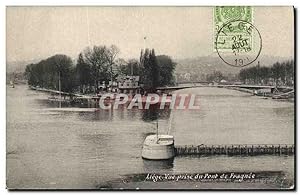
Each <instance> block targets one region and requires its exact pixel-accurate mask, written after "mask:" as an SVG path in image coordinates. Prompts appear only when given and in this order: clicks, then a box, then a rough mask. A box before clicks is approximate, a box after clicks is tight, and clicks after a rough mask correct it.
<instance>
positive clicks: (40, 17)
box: [6, 7, 294, 61]
mask: <svg viewBox="0 0 300 195" xmlns="http://www.w3.org/2000/svg"><path fill="white" fill-rule="evenodd" d="M253 13H254V14H253V17H254V18H253V24H254V25H255V26H256V28H257V29H258V30H259V32H260V34H261V37H262V43H263V47H262V51H261V55H269V56H280V57H292V56H293V52H294V19H293V18H294V15H293V8H292V7H254V9H253ZM213 29H214V25H213V7H7V9H6V46H7V47H6V56H7V61H24V60H34V59H44V58H47V57H50V56H52V55H55V54H66V55H69V56H70V57H72V58H76V57H77V56H78V54H79V53H80V52H81V51H82V50H84V49H85V48H86V47H88V46H93V45H107V46H109V45H111V44H114V45H116V46H117V47H118V48H119V49H120V54H119V57H122V58H125V59H128V58H139V54H140V50H141V49H142V48H144V47H147V48H154V49H155V51H156V55H161V54H165V55H169V56H171V57H172V58H175V59H182V58H194V57H200V56H209V55H216V53H215V52H214V51H213V40H214V34H213ZM144 37H146V40H144Z"/></svg>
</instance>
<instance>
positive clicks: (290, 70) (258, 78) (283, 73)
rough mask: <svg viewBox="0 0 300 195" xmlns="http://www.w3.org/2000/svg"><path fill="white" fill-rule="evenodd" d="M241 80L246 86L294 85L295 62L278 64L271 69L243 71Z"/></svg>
mask: <svg viewBox="0 0 300 195" xmlns="http://www.w3.org/2000/svg"><path fill="white" fill-rule="evenodd" d="M239 78H240V80H241V81H242V82H244V83H245V84H259V85H285V86H293V85H294V61H293V60H289V61H285V62H281V63H279V62H276V63H275V64H273V65H272V66H271V67H266V66H260V65H257V66H254V67H250V68H245V69H242V70H241V71H240V73H239Z"/></svg>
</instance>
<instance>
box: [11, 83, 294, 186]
mask: <svg viewBox="0 0 300 195" xmlns="http://www.w3.org/2000/svg"><path fill="white" fill-rule="evenodd" d="M180 92H181V93H193V94H197V95H199V98H200V99H199V102H200V110H173V111H172V112H173V113H172V115H173V116H172V120H171V121H172V124H171V126H172V130H171V134H172V135H174V137H175V145H192V144H193V145H199V144H208V145H211V144H214V145H218V144H293V143H294V104H293V103H291V102H283V101H275V100H272V99H261V98H260V97H255V96H251V95H249V94H247V93H242V92H239V91H235V90H229V89H222V88H209V87H203V88H196V89H184V90H181V91H180ZM47 98H48V94H46V93H41V92H37V91H32V90H30V89H28V87H27V86H25V85H17V86H16V88H7V100H6V101H7V132H6V133H7V144H6V145H7V186H8V187H9V188H18V189H28V188H30V189H33V188H38V189H45V188H50V189H56V188H59V189H63V188H64V189H70V188H76V189H94V188H99V187H103V186H106V187H107V186H108V187H116V188H118V187H120V186H121V187H123V188H127V187H128V188H133V186H134V185H130V183H134V182H136V181H129V182H128V183H129V184H128V185H127V184H122V181H123V180H122V178H124V177H126V176H128V175H135V174H147V173H162V174H163V173H172V174H175V173H198V172H199V173H206V172H247V171H248V172H259V171H270V172H272V171H280V172H282V173H284V179H287V180H289V181H292V180H293V178H294V156H256V157H250V156H249V157H239V156H235V157H228V156H210V157H195V156H184V157H175V158H174V160H173V161H172V162H166V163H165V162H157V161H146V160H143V159H142V158H141V148H142V144H143V141H144V139H145V137H146V136H147V135H149V134H151V133H155V132H156V129H155V128H156V125H155V122H154V121H153V120H151V119H153V115H155V114H153V113H152V112H151V111H147V112H146V111H141V110H126V109H120V110H101V111H99V112H96V113H94V112H92V113H91V112H90V113H89V112H59V111H52V110H50V109H49V107H50V108H51V107H54V106H55V105H52V104H49V103H48V102H47ZM158 118H159V131H160V133H163V132H165V131H166V129H167V127H168V125H169V118H170V110H166V111H164V112H161V113H160V114H159V115H158ZM116 181H117V182H116ZM118 181H119V184H116V185H115V183H118ZM137 184H141V183H138V182H137ZM148 184H149V185H148ZM148 184H147V183H143V187H144V188H157V187H158V188H159V187H162V188H163V184H159V185H154V184H152V183H148ZM114 185H115V186H114ZM182 186H183V187H182V188H184V186H185V183H182ZM214 186H215V187H216V186H218V188H232V187H237V188H239V187H241V188H251V187H252V188H255V186H257V184H255V185H254V184H253V185H252V184H246V185H244V184H236V183H234V185H233V184H230V183H221V184H220V183H218V184H213V185H211V186H210V188H214ZM173 187H174V186H171V187H170V188H173ZM176 187H177V188H180V185H179V186H178V185H177V186H176ZM185 187H186V186H185ZM188 187H193V186H188ZM260 187H265V188H268V187H269V188H277V187H280V185H277V184H276V185H273V184H261V185H260V186H258V188H260ZM281 187H282V186H281ZM167 188H168V187H167ZM204 188H205V186H204ZM206 188H209V187H207V186H206Z"/></svg>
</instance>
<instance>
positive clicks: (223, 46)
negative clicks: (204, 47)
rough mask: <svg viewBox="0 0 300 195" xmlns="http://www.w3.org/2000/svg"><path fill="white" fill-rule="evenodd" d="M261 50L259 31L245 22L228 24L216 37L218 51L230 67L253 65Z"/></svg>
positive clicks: (233, 21) (230, 22)
mask: <svg viewBox="0 0 300 195" xmlns="http://www.w3.org/2000/svg"><path fill="white" fill-rule="evenodd" d="M261 49H262V39H261V35H260V33H259V31H258V29H257V28H256V27H255V26H254V25H253V24H251V23H250V22H247V21H244V20H232V21H229V22H227V23H226V24H224V25H223V26H222V27H221V28H220V30H219V31H218V33H217V36H216V51H217V53H218V55H219V57H220V58H221V59H222V60H223V61H224V62H225V63H226V64H228V65H230V66H234V67H244V66H247V65H249V64H251V63H253V62H254V61H255V60H256V59H257V58H258V56H259V54H260V52H261Z"/></svg>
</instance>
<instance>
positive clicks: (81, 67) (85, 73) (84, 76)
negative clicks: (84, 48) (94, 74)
mask: <svg viewBox="0 0 300 195" xmlns="http://www.w3.org/2000/svg"><path fill="white" fill-rule="evenodd" d="M76 79H77V80H78V83H79V85H80V91H83V86H84V85H90V84H92V79H91V67H90V66H89V64H87V63H85V61H84V59H83V54H82V53H80V54H79V55H78V60H77V64H76Z"/></svg>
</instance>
